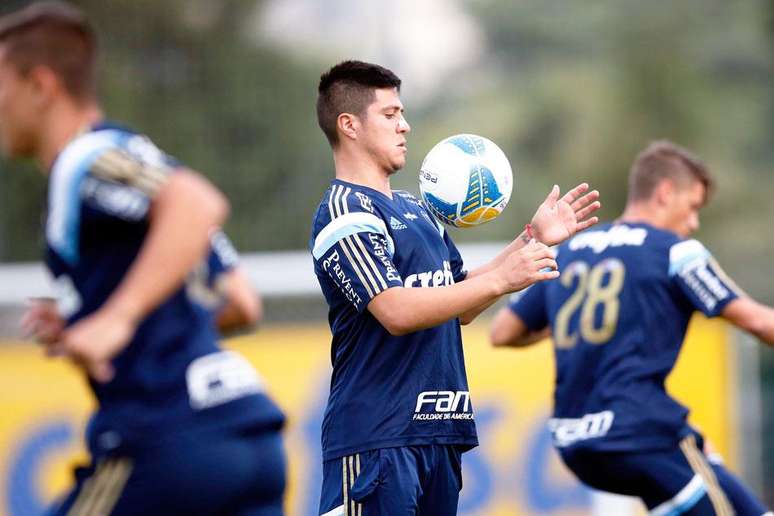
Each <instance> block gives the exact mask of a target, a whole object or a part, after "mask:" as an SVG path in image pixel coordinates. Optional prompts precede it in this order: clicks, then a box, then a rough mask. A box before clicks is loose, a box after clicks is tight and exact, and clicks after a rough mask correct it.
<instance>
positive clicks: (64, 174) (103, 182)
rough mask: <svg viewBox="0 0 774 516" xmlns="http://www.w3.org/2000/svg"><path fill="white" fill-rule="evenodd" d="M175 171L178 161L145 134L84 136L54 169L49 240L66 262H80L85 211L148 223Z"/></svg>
mask: <svg viewBox="0 0 774 516" xmlns="http://www.w3.org/2000/svg"><path fill="white" fill-rule="evenodd" d="M173 168H174V160H172V159H171V158H168V157H167V156H166V155H164V154H163V153H162V152H161V151H159V150H158V149H157V148H156V147H155V146H154V145H153V144H152V143H150V142H149V141H148V140H147V139H146V138H144V137H142V136H138V135H135V134H132V133H128V132H126V131H122V130H113V129H110V130H100V131H95V132H91V133H86V134H84V135H81V136H79V137H78V138H77V139H76V140H74V141H73V142H71V143H70V144H69V145H67V147H65V149H64V150H63V151H62V152H61V153H60V155H59V156H58V157H57V159H56V162H55V163H54V165H53V167H52V169H51V174H50V180H49V189H48V217H47V222H46V240H47V242H48V243H49V245H50V246H51V248H52V249H53V250H54V251H56V252H57V254H59V255H60V256H61V257H62V258H63V259H64V260H65V261H67V262H69V263H75V262H77V261H78V258H79V256H78V245H79V230H80V224H81V215H82V209H83V208H84V207H89V208H91V209H92V210H93V212H94V213H96V214H99V215H103V216H108V217H115V218H118V219H122V220H125V221H130V222H139V221H142V220H144V219H145V217H146V216H147V213H148V210H149V207H150V200H151V199H152V197H153V196H154V195H155V193H156V192H157V191H158V190H159V188H160V187H161V185H162V184H163V183H164V181H165V180H166V178H167V176H168V175H169V173H170V172H171V170H172V169H173Z"/></svg>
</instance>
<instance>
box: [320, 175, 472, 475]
mask: <svg viewBox="0 0 774 516" xmlns="http://www.w3.org/2000/svg"><path fill="white" fill-rule="evenodd" d="M309 246H310V249H311V251H312V255H313V256H314V270H315V274H316V275H317V279H318V281H319V282H320V287H321V288H322V291H323V294H324V295H325V299H326V301H327V302H328V306H329V312H328V322H329V324H330V327H331V332H332V334H333V341H332V343H331V362H332V364H333V376H332V378H331V390H330V395H329V398H328V406H327V408H326V411H325V418H324V421H323V428H322V448H323V460H331V459H335V458H338V457H342V456H344V455H349V454H353V453H359V452H363V451H367V450H373V449H378V448H389V447H394V446H413V445H423V444H455V445H460V446H463V447H465V449H467V448H471V447H473V446H476V445H477V444H478V441H477V438H476V427H475V423H474V421H473V406H472V403H471V399H470V394H469V392H468V382H467V377H466V374H465V363H464V358H463V354H462V340H461V336H460V324H459V321H458V320H457V319H454V320H451V321H447V322H445V323H443V324H440V325H438V326H436V327H434V328H430V329H427V330H422V331H418V332H414V333H411V334H408V335H404V336H399V337H396V336H392V335H390V333H389V332H388V331H387V330H386V329H385V328H384V327H383V326H382V325H381V324H380V323H379V321H378V320H376V318H374V316H373V315H371V313H370V312H369V311H368V310H367V307H368V303H369V302H370V301H371V299H373V298H374V297H375V296H377V295H378V294H379V293H381V292H383V291H385V290H387V289H389V288H392V287H409V288H415V287H416V288H425V287H440V286H444V285H451V284H453V283H455V282H458V281H462V280H463V279H465V274H466V273H465V271H464V270H463V264H462V258H461V257H460V254H459V252H458V251H457V248H456V247H455V246H454V243H452V241H451V238H449V235H448V234H447V233H446V232H445V230H444V229H443V227H441V226H440V225H439V224H438V223H436V222H434V220H433V219H432V218H431V216H430V215H429V213H428V211H427V210H426V209H425V207H424V206H423V205H422V203H421V202H420V201H419V200H417V199H416V198H415V197H414V196H413V195H411V194H410V193H408V192H403V191H393V192H392V199H391V198H390V197H388V196H386V195H384V194H382V193H381V192H378V191H376V190H373V189H371V188H367V187H364V186H359V185H355V184H351V183H347V182H344V181H340V180H334V181H333V182H332V184H331V187H330V188H329V189H328V190H327V191H326V192H325V195H324V196H323V200H322V202H321V203H320V206H319V207H318V209H317V212H316V213H315V215H314V220H313V223H312V238H311V240H310V243H309Z"/></svg>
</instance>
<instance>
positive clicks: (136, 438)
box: [46, 124, 282, 454]
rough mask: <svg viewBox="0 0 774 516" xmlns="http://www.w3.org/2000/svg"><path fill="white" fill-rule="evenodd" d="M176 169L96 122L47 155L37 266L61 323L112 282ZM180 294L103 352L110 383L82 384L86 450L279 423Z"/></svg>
mask: <svg viewBox="0 0 774 516" xmlns="http://www.w3.org/2000/svg"><path fill="white" fill-rule="evenodd" d="M177 166H178V165H177V163H176V162H174V160H172V159H171V158H169V157H167V156H166V155H165V154H163V153H162V152H161V151H159V149H158V148H156V147H155V146H154V145H153V144H152V143H151V142H150V141H149V140H148V139H147V138H145V137H144V136H140V135H137V134H135V133H133V132H131V131H129V130H126V129H123V128H120V127H117V126H112V125H107V124H104V125H100V126H98V127H96V128H94V129H93V130H91V131H89V132H87V133H85V134H82V135H80V136H78V137H77V138H75V139H74V140H73V141H72V142H70V143H69V144H68V145H67V146H66V147H65V148H64V149H63V150H62V152H61V153H60V154H59V156H58V157H57V159H56V161H55V162H54V165H53V167H52V169H51V174H50V179H49V201H48V217H47V221H46V242H47V255H46V262H47V265H48V268H49V269H50V271H51V273H52V274H53V276H54V278H55V283H56V286H57V289H58V291H59V292H58V293H59V296H58V297H59V301H60V303H59V309H60V312H61V313H62V315H63V317H65V319H66V324H67V325H68V326H69V325H71V324H73V323H75V322H76V321H78V320H80V319H81V318H83V317H86V316H88V315H89V314H91V313H93V312H94V311H96V310H97V309H99V308H100V307H101V306H102V305H103V303H104V302H105V301H106V300H107V299H108V298H109V296H110V295H111V293H112V292H113V291H114V289H115V288H116V287H117V286H118V285H119V283H120V282H121V280H122V279H123V278H124V275H125V274H126V272H127V270H128V269H129V267H130V266H131V264H132V262H133V261H134V259H135V258H136V256H137V254H138V252H139V250H140V248H141V246H142V244H143V241H144V239H145V236H146V234H147V232H148V227H149V226H148V211H149V208H150V204H151V200H152V198H153V196H154V195H155V193H156V192H157V191H158V189H159V188H160V187H161V185H162V184H163V183H164V181H165V180H166V177H167V175H168V174H169V173H171V172H172V171H173V169H174V168H176V167H177ZM213 247H216V241H215V240H213ZM212 253H215V254H218V252H217V250H216V251H211V255H210V257H209V258H208V262H212V263H213V264H215V263H216V262H217V263H218V264H220V265H218V267H221V269H223V270H224V269H225V268H226V267H227V265H225V263H226V262H228V259H227V255H226V254H224V253H220V255H219V256H220V257H213V256H212ZM192 278H193V279H192V281H199V279H200V278H199V279H197V275H195V274H194V275H192ZM205 279H206V278H205ZM194 290H195V289H194ZM190 292H191V282H189V284H188V285H184V286H182V287H181V288H179V289H178V290H177V291H176V292H175V293H174V294H172V295H171V296H170V297H169V298H168V299H167V300H166V301H164V302H163V303H162V304H161V305H159V306H158V307H157V308H156V309H155V310H153V311H152V312H151V313H150V314H149V315H148V316H147V317H146V318H145V320H143V321H142V322H141V324H140V325H139V326H138V328H137V331H136V333H135V335H134V337H133V338H132V340H131V341H130V343H129V344H128V345H127V347H126V348H125V349H124V350H123V351H122V352H120V353H119V354H118V355H117V356H116V357H115V358H114V360H113V366H114V369H115V376H114V378H113V379H112V380H111V381H110V382H108V383H106V384H99V383H94V382H92V383H91V387H92V389H93V391H94V393H95V395H96V397H97V400H98V403H99V407H98V410H97V413H96V414H95V416H94V418H93V420H92V423H91V425H90V432H89V438H90V443H89V445H90V448H91V449H92V452H93V453H95V454H99V453H101V452H104V451H110V450H112V449H117V448H119V447H124V448H126V449H131V448H132V447H133V446H138V445H145V444H146V443H148V442H153V441H162V440H164V439H165V438H168V437H170V436H173V435H174V434H175V433H176V432H179V431H193V430H196V429H197V428H205V427H211V426H217V425H241V424H245V425H251V426H256V425H266V427H267V428H270V427H279V426H280V425H281V423H282V414H281V413H280V412H279V410H278V409H277V408H276V407H275V406H274V404H273V403H272V402H271V401H270V400H269V399H268V398H267V397H266V396H265V394H263V384H262V381H261V380H260V378H259V377H258V376H257V374H256V373H255V371H254V370H253V368H252V367H251V366H250V364H249V363H248V362H247V361H246V360H244V359H243V358H241V357H240V356H238V355H236V354H235V353H231V352H222V351H221V350H220V349H219V347H218V345H217V335H216V334H215V329H214V325H213V322H212V314H211V312H210V308H208V307H207V306H204V305H203V304H201V303H200V302H197V298H196V296H193V295H191V294H190Z"/></svg>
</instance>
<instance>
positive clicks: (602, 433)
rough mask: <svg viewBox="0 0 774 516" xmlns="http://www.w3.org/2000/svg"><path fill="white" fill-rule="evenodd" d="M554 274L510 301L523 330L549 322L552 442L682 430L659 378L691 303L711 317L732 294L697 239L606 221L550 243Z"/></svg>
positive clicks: (631, 439) (623, 446)
mask: <svg viewBox="0 0 774 516" xmlns="http://www.w3.org/2000/svg"><path fill="white" fill-rule="evenodd" d="M557 262H558V264H559V270H560V271H561V272H562V275H561V277H560V278H558V279H556V280H552V281H550V282H545V283H539V284H536V285H534V286H533V287H531V288H530V289H529V290H527V292H526V293H525V294H524V295H523V296H521V297H520V298H518V299H516V300H515V301H513V302H512V303H511V309H512V310H513V311H514V312H515V313H516V314H517V315H518V316H519V317H520V318H521V319H522V320H523V321H524V323H525V324H526V325H527V326H528V327H529V329H530V330H540V329H543V328H544V327H546V326H547V325H550V326H551V330H552V333H553V340H554V348H555V355H556V368H557V378H556V391H555V393H554V397H555V413H554V418H553V419H552V420H551V421H550V423H549V426H550V427H551V430H552V432H553V435H554V442H555V444H556V445H557V446H559V447H569V446H582V447H588V448H593V449H599V450H611V451H612V450H617V451H627V450H647V449H660V448H666V447H671V446H675V445H676V444H677V442H678V441H679V440H680V439H681V438H682V437H684V436H685V435H687V433H688V432H689V428H688V427H687V425H686V421H685V420H686V416H687V412H688V411H687V410H686V408H685V407H683V406H682V405H680V404H679V403H678V402H677V401H675V400H674V399H672V398H671V397H670V396H669V395H668V394H667V393H666V390H665V388H664V381H665V379H666V377H667V375H668V374H669V372H670V371H671V370H672V368H673V367H674V364H675V361H676V360H677V356H678V353H679V352H680V348H681V346H682V343H683V338H684V337H685V332H686V329H687V326H688V322H689V320H690V318H691V315H692V314H693V312H694V311H697V310H698V311H701V312H703V313H704V314H705V315H706V316H708V317H714V316H717V315H719V314H720V313H721V312H722V310H723V308H724V307H725V306H726V304H728V303H729V302H730V301H732V300H733V299H735V298H736V297H737V293H736V291H735V288H736V287H735V286H734V284H733V283H732V282H731V281H730V280H729V279H728V278H727V277H726V276H725V274H724V273H723V271H722V270H721V269H720V267H719V266H718V265H717V263H716V262H715V261H714V260H713V258H712V256H711V255H710V253H709V252H708V251H707V249H706V248H705V247H704V246H703V245H702V244H701V243H700V242H698V241H697V240H683V239H681V238H679V237H678V236H677V235H675V234H674V233H671V232H668V231H664V230H660V229H657V228H654V227H652V226H650V225H647V224H628V223H627V224H621V223H617V224H606V225H602V226H600V227H599V228H598V229H596V230H594V231H586V232H584V233H581V234H579V235H577V236H575V237H574V238H572V239H571V240H569V241H568V242H566V243H564V244H563V245H562V246H561V247H560V248H559V251H558V256H557Z"/></svg>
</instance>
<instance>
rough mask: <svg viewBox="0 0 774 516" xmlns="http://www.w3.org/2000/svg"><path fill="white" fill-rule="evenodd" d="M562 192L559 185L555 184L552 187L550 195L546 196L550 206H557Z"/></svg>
mask: <svg viewBox="0 0 774 516" xmlns="http://www.w3.org/2000/svg"><path fill="white" fill-rule="evenodd" d="M560 194H561V192H560V191H559V185H554V187H553V188H552V189H551V192H550V193H549V194H548V197H546V201H548V204H549V205H550V206H555V205H556V201H558V200H559V195H560Z"/></svg>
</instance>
